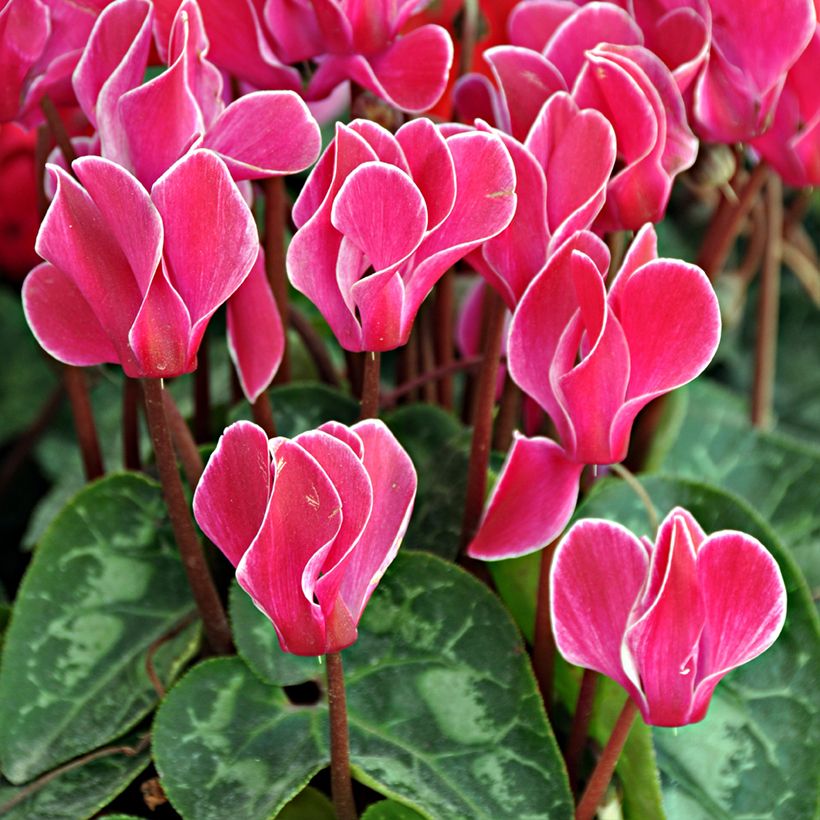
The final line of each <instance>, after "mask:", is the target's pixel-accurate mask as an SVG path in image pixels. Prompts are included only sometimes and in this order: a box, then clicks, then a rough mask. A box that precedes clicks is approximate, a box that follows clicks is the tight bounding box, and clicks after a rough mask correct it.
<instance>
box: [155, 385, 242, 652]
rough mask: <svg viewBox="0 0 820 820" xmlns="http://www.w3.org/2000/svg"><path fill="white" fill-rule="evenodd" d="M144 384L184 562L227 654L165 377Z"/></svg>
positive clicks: (208, 632)
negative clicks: (178, 454) (171, 423)
mask: <svg viewBox="0 0 820 820" xmlns="http://www.w3.org/2000/svg"><path fill="white" fill-rule="evenodd" d="M142 386H143V390H144V392H145V415H146V418H147V419H148V429H149V431H150V433H151V440H152V442H153V444H154V454H155V456H156V461H157V469H158V471H159V477H160V481H161V482H162V493H163V495H164V497H165V505H166V507H167V508H168V514H169V516H170V518H171V526H172V527H173V530H174V537H175V538H176V542H177V545H178V546H179V552H180V555H181V556H182V565H183V566H184V567H185V573H186V574H187V576H188V583H189V584H190V586H191V592H192V593H193V596H194V601H195V602H196V606H197V609H198V610H199V614H200V617H201V618H202V623H203V626H204V629H205V636H206V639H207V641H208V643H209V644H210V647H211V649H212V650H213V651H214V652H215V653H217V654H219V655H226V654H228V653H229V652H230V650H231V630H230V627H229V626H228V619H227V617H226V616H225V610H224V609H223V607H222V602H221V601H220V600H219V594H218V593H217V591H216V586H215V585H214V582H213V578H212V577H211V573H210V570H209V569H208V564H207V562H206V561H205V554H204V552H203V551H202V544H201V543H200V541H199V537H198V536H197V533H196V529H195V528H194V522H193V519H192V518H191V512H190V510H189V509H188V502H187V501H186V500H185V493H184V491H183V489H182V481H181V480H180V477H179V472H178V471H177V463H176V458H175V457H174V449H173V446H172V444H171V432H170V430H169V427H168V421H167V418H166V415H165V406H164V402H163V398H162V394H163V390H164V388H163V386H162V381H161V380H160V379H143V380H142Z"/></svg>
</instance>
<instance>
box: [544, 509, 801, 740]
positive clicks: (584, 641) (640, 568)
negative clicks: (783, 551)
mask: <svg viewBox="0 0 820 820" xmlns="http://www.w3.org/2000/svg"><path fill="white" fill-rule="evenodd" d="M550 590H551V611H552V624H553V631H554V633H555V642H556V645H557V647H558V650H559V651H560V652H561V654H562V655H563V656H564V657H565V658H566V659H567V661H569V662H570V663H573V664H576V665H578V666H583V667H586V668H587V669H594V670H596V671H598V672H602V673H603V674H605V675H608V676H609V677H611V678H613V679H614V680H616V681H617V682H618V683H619V684H621V686H623V687H624V689H626V690H627V692H628V693H629V695H630V697H631V698H632V699H633V700H634V701H635V703H636V704H637V705H638V706H639V707H640V710H641V714H642V715H643V719H644V720H645V721H646V722H647V723H649V724H651V725H654V726H683V725H685V724H688V723H697V722H698V721H699V720H702V719H703V718H704V717H705V715H706V710H707V709H708V708H709V701H710V699H711V697H712V692H713V691H714V688H715V686H716V685H717V683H718V681H720V679H721V678H722V677H723V676H724V675H725V674H726V673H727V672H729V671H731V670H732V669H734V668H735V667H737V666H740V665H741V664H744V663H746V662H747V661H750V660H752V658H756V657H757V656H758V655H760V654H761V652H764V651H765V650H766V649H768V648H769V647H770V646H771V645H772V643H774V641H775V639H776V638H777V636H778V635H779V634H780V630H781V629H782V627H783V622H784V620H785V617H786V588H785V586H784V584H783V578H782V576H781V574H780V569H779V568H778V566H777V563H776V562H775V560H774V558H772V556H771V555H770V554H769V552H768V551H767V550H766V548H765V547H764V546H763V545H762V544H761V543H760V542H759V541H757V540H756V539H755V538H752V536H750V535H746V534H744V533H741V532H735V531H733V530H723V531H721V532H716V533H712V534H711V535H709V536H707V535H706V534H705V533H704V531H703V530H702V529H701V527H700V525H699V524H698V523H697V521H695V519H694V518H693V517H692V515H691V513H689V512H687V511H686V510H684V509H681V508H679V507H678V508H676V509H674V510H672V512H670V513H669V515H668V516H667V517H666V518H665V519H664V521H663V523H662V524H661V526H660V529H659V530H658V536H657V540H656V542H655V544H652V542H651V541H649V539H648V538H643V539H639V538H636V537H635V535H633V534H632V533H631V532H630V531H629V530H627V529H625V528H624V527H622V526H620V525H618V524H613V523H612V522H610V521H602V520H598V519H587V520H584V521H579V522H578V523H577V524H575V525H574V526H573V527H572V529H570V531H569V532H568V533H567V535H566V537H565V538H564V540H563V541H562V542H561V543H560V544H559V546H558V549H557V550H556V552H555V558H554V561H553V565H552V569H551V573H550Z"/></svg>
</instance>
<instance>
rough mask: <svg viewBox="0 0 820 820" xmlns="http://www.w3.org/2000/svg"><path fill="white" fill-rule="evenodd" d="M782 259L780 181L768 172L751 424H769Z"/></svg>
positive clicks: (781, 193)
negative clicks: (764, 242)
mask: <svg viewBox="0 0 820 820" xmlns="http://www.w3.org/2000/svg"><path fill="white" fill-rule="evenodd" d="M782 260H783V184H782V182H781V181H780V177H779V176H778V175H777V174H769V182H768V185H767V186H766V251H765V254H764V256H763V268H762V270H761V275H760V294H759V297H758V305H757V339H756V340H755V371H754V381H753V384H752V424H753V425H754V426H755V427H762V428H768V427H771V424H772V418H773V415H774V377H775V370H776V364H777V324H778V313H779V310H780V266H781V263H782Z"/></svg>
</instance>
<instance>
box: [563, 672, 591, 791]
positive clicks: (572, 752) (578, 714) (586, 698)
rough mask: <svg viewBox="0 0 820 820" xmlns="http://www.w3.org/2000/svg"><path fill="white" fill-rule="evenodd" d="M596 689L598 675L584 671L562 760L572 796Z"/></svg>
mask: <svg viewBox="0 0 820 820" xmlns="http://www.w3.org/2000/svg"><path fill="white" fill-rule="evenodd" d="M597 687H598V673H597V672H594V671H593V670H592V669H584V675H583V677H582V678H581V688H580V690H579V691H578V701H577V703H576V705H575V714H574V715H573V718H572V728H571V729H570V733H569V740H568V741H567V751H566V754H565V755H564V760H565V761H566V764H567V774H568V775H569V787H570V789H571V790H572V792H573V794H574V793H575V787H576V785H577V783H578V775H579V773H580V768H581V758H582V756H583V754H584V746H586V742H587V735H588V734H589V722H590V720H591V719H592V706H593V704H594V702H595V690H596V689H597Z"/></svg>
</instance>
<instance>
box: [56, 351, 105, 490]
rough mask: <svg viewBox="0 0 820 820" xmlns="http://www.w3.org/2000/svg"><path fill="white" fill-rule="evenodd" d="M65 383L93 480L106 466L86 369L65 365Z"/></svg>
mask: <svg viewBox="0 0 820 820" xmlns="http://www.w3.org/2000/svg"><path fill="white" fill-rule="evenodd" d="M63 383H64V384H65V391H66V395H67V396H68V401H69V404H70V405H71V414H72V415H73V417H74V429H75V431H76V433H77V441H78V443H79V445H80V453H81V455H82V459H83V467H84V469H85V477H86V479H87V480H88V481H93V480H94V479H95V478H99V477H100V476H102V475H103V474H104V473H105V467H104V466H103V457H102V451H101V450H100V440H99V438H98V437H97V426H96V424H95V423H94V412H93V410H92V409H91V398H90V396H89V394H88V381H87V379H86V374H85V371H84V370H83V369H82V368H81V367H73V366H72V365H70V364H66V365H63Z"/></svg>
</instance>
